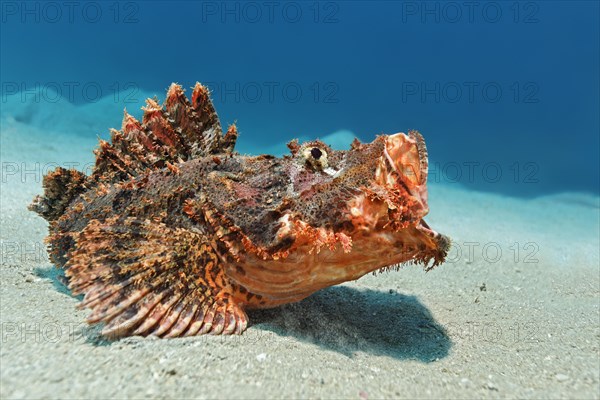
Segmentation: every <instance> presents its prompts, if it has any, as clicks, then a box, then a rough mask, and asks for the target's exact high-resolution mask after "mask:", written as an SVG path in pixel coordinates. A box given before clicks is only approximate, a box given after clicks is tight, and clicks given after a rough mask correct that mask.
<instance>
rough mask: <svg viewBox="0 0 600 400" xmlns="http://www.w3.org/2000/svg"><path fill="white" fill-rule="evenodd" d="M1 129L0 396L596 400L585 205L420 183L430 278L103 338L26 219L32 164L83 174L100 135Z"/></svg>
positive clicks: (588, 210) (33, 183)
mask: <svg viewBox="0 0 600 400" xmlns="http://www.w3.org/2000/svg"><path fill="white" fill-rule="evenodd" d="M1 122H2V126H1V157H2V167H3V170H2V190H1V192H2V193H1V218H2V220H1V241H2V243H1V244H2V260H1V268H0V279H1V285H0V328H1V332H0V333H1V347H0V364H1V368H0V398H3V399H5V398H6V399H8V398H11V399H12V398H88V397H89V398H108V397H118V398H125V397H128V398H142V397H152V398H183V397H185V398H190V397H194V398H196V397H199V398H262V397H266V398H299V397H302V398H307V397H310V398H340V397H341V398H358V399H366V398H371V399H374V398H516V397H519V398H600V395H599V390H600V387H599V385H600V384H599V374H600V368H599V364H600V361H599V360H600V359H599V343H600V328H599V318H600V315H599V285H600V282H599V273H600V267H599V259H598V258H599V255H598V253H599V251H598V250H599V240H600V238H599V210H600V209H599V199H598V197H593V196H588V195H582V194H575V193H571V194H560V195H555V196H548V197H541V198H537V199H534V200H522V199H515V198H508V197H501V196H497V195H490V194H485V193H475V192H467V191H464V190H462V189H460V187H458V186H456V187H454V186H443V185H437V186H435V185H434V186H431V187H430V205H431V210H432V212H431V214H430V216H429V218H427V221H428V223H429V224H430V225H431V226H432V227H434V228H435V229H437V230H439V231H440V232H443V233H446V234H448V235H449V236H451V237H452V239H453V240H454V242H455V247H454V250H453V251H452V253H451V255H450V257H451V258H452V261H451V262H448V263H446V264H444V265H442V266H440V267H438V268H437V269H435V270H434V271H432V272H430V273H427V274H426V273H424V272H423V271H422V270H421V269H419V268H416V267H406V268H404V269H403V270H402V271H399V272H393V273H385V274H381V275H378V276H373V275H368V276H366V277H364V278H362V279H360V280H359V281H357V282H352V283H347V284H344V285H341V286H338V287H334V288H330V289H327V290H324V291H322V292H319V293H317V294H316V295H314V296H312V297H311V298H308V299H307V300H305V301H303V302H300V303H297V304H292V305H288V306H284V307H281V308H278V309H274V310H269V311H263V312H251V313H250V319H251V321H252V326H251V327H250V328H249V329H248V331H247V332H246V333H245V334H244V335H243V336H241V337H197V338H186V339H174V340H158V339H151V338H128V339H124V340H120V341H116V342H107V341H104V340H102V339H101V338H100V337H99V336H98V328H96V327H88V326H87V325H85V324H84V323H83V321H84V318H85V316H86V315H87V313H88V311H86V310H83V311H80V310H76V309H75V306H76V304H77V303H78V300H77V299H76V298H73V297H71V296H70V295H68V292H67V291H66V289H65V288H64V287H63V286H62V285H61V284H60V283H59V281H58V280H57V275H58V271H57V270H56V269H54V268H53V266H52V265H51V264H50V263H49V262H48V259H47V256H46V255H45V250H44V246H43V244H42V240H43V238H44V236H45V235H46V232H47V226H46V223H45V221H44V220H43V219H42V218H40V217H38V216H37V215H35V214H34V213H32V212H29V211H27V209H26V206H27V204H28V203H29V202H30V200H31V199H32V197H33V196H34V195H35V194H37V193H40V192H41V174H42V173H44V172H47V171H46V170H47V169H48V168H46V166H50V167H51V166H52V165H50V164H49V163H59V164H64V163H66V162H75V163H78V164H77V166H78V167H80V168H81V167H85V166H89V164H86V163H91V162H92V161H93V156H92V149H93V148H94V147H95V145H96V139H95V137H94V136H89V135H88V136H87V138H86V139H78V138H77V137H76V136H73V135H70V136H67V135H64V134H63V135H60V134H58V133H54V132H48V131H43V130H41V129H38V128H36V127H34V126H32V125H34V124H27V125H25V124H23V123H21V122H17V121H15V120H13V119H11V118H7V117H3V118H2V120H1ZM63 132H64V131H63ZM67 133H68V132H67ZM36 163H37V164H36ZM31 170H33V171H34V172H28V171H31ZM470 242H474V243H477V245H475V244H473V245H470V244H469V243H470ZM514 243H517V245H516V246H517V247H518V248H519V251H518V253H517V251H516V247H515V245H514ZM469 246H473V248H474V252H473V256H472V257H471V256H470V255H469V251H468V250H469ZM484 246H485V249H486V251H487V252H486V253H482V249H483V248H484ZM457 249H460V250H461V252H460V253H459V252H458V251H457ZM498 249H500V250H501V251H502V255H501V256H499V257H497V258H498V260H494V259H495V258H496V250H498ZM532 252H535V254H534V255H533V256H532V255H531V253H532ZM528 255H529V257H528V258H526V256H528ZM527 261H532V262H527Z"/></svg>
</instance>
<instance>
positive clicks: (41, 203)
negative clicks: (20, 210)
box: [28, 167, 88, 222]
mask: <svg viewBox="0 0 600 400" xmlns="http://www.w3.org/2000/svg"><path fill="white" fill-rule="evenodd" d="M87 178H88V177H87V176H86V175H85V174H83V173H81V172H79V171H76V170H74V169H65V168H62V167H59V168H56V169H55V170H54V171H52V172H50V173H48V174H47V175H46V176H44V181H43V186H44V195H43V196H37V197H36V198H35V199H33V202H32V203H31V204H30V205H29V207H28V208H29V209H30V210H31V211H35V212H37V213H38V214H40V215H41V216H42V217H44V218H45V219H46V220H47V221H49V222H51V221H54V220H56V219H58V218H59V217H60V216H61V215H62V214H63V213H64V211H65V209H66V208H67V206H68V205H69V203H71V200H73V198H74V197H75V196H77V195H78V194H80V193H82V192H83V191H84V190H85V189H86V188H85V185H84V184H85V181H86V180H87Z"/></svg>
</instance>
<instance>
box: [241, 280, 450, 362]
mask: <svg viewBox="0 0 600 400" xmlns="http://www.w3.org/2000/svg"><path fill="white" fill-rule="evenodd" d="M248 314H249V317H250V321H252V325H253V326H254V327H256V328H259V329H262V330H267V331H270V332H273V333H275V334H277V335H280V336H293V337H295V338H297V339H300V340H302V341H306V342H311V343H315V344H317V345H318V346H321V347H322V348H325V349H328V350H334V351H337V352H340V353H343V354H345V355H347V356H349V357H351V356H352V354H353V353H355V352H357V351H363V352H368V353H371V354H375V355H385V356H389V357H394V358H397V359H412V360H419V361H422V362H431V361H435V360H436V359H440V358H443V357H446V356H447V355H448V352H449V350H450V347H451V346H452V342H451V340H450V338H449V337H448V334H447V332H446V330H445V329H444V328H443V327H442V326H441V325H440V324H438V323H437V322H436V321H435V320H434V318H433V316H432V315H431V313H430V312H429V310H428V309H427V308H426V307H425V306H424V305H423V304H422V303H421V302H420V301H419V300H418V299H417V298H416V297H414V296H407V295H403V294H400V293H395V292H394V293H389V292H380V291H376V290H370V289H367V290H358V289H354V288H350V287H346V286H336V287H331V288H328V289H326V290H322V291H320V292H317V293H315V294H314V295H312V296H311V297H309V298H307V299H305V300H303V301H301V302H299V303H295V304H288V305H285V306H281V307H279V308H274V309H270V310H257V311H250V312H249V313H248Z"/></svg>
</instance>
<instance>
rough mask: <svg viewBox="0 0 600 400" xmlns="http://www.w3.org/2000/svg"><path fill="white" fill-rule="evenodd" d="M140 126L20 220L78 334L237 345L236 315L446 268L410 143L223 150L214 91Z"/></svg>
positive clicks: (65, 174) (171, 101)
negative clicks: (402, 272) (278, 152)
mask: <svg viewBox="0 0 600 400" xmlns="http://www.w3.org/2000/svg"><path fill="white" fill-rule="evenodd" d="M143 110H144V114H143V119H142V121H141V122H140V121H138V120H136V119H135V118H134V117H133V116H131V115H129V114H127V112H125V116H124V119H123V125H122V128H121V130H119V131H117V130H114V129H113V130H111V141H110V142H107V141H103V140H100V144H99V147H98V149H97V150H96V151H95V154H96V163H95V166H94V169H93V171H92V173H91V175H89V176H88V175H86V174H84V173H82V172H79V171H77V170H74V169H65V168H61V167H59V168H57V169H55V170H54V171H52V172H50V173H48V174H47V175H46V176H45V177H44V179H43V187H44V194H43V195H41V196H37V197H36V198H35V199H34V201H33V203H32V204H31V205H30V207H29V208H30V209H31V210H33V211H36V212H37V213H39V214H40V215H41V216H43V217H44V218H45V219H46V220H47V221H48V222H49V235H48V237H47V238H46V242H47V243H48V251H49V254H50V257H51V260H52V262H53V263H54V264H55V265H56V266H58V267H60V268H62V269H64V273H65V277H66V279H67V280H68V287H69V289H70V290H71V291H72V293H73V295H83V298H82V301H81V303H80V307H82V308H89V309H91V313H90V315H89V316H88V319H87V320H88V322H89V323H104V327H103V330H102V334H103V335H105V336H107V337H110V338H116V337H123V336H131V335H142V336H146V335H156V336H160V337H178V336H192V335H201V334H207V333H210V334H233V333H235V334H240V333H242V332H243V331H244V330H245V329H246V328H247V325H248V317H247V314H246V311H245V310H247V309H256V308H269V307H275V306H278V305H281V304H286V303H290V302H296V301H299V300H301V299H304V298H306V297H307V296H310V295H311V294H312V293H314V292H315V291H317V290H320V289H322V288H326V287H329V286H332V285H336V284H339V283H341V282H345V281H350V280H355V279H358V278H360V277H361V276H363V275H365V274H367V273H369V272H376V271H378V270H389V269H391V268H396V269H397V268H398V267H399V265H400V264H402V263H415V264H423V266H424V268H425V269H426V270H429V269H431V268H433V267H434V266H436V265H438V264H440V263H442V262H443V261H444V259H445V257H446V255H447V252H448V249H449V246H450V240H449V239H448V237H446V236H444V235H442V234H439V233H437V232H436V231H434V230H433V229H431V228H430V227H429V226H428V225H427V224H426V223H425V221H424V220H423V217H424V216H425V215H426V214H427V213H428V211H429V208H428V205H427V186H426V180H427V166H428V161H427V150H426V147H425V142H424V140H423V137H422V136H421V135H420V134H419V133H418V132H417V131H410V132H408V134H404V133H397V134H393V135H380V136H377V137H376V139H375V140H374V141H373V142H371V143H361V142H359V141H358V140H354V142H353V143H352V144H351V146H350V149H349V150H346V151H335V150H332V149H331V148H330V147H329V146H327V145H326V144H325V143H323V142H322V141H319V140H314V141H309V142H306V143H299V142H298V141H297V140H293V141H291V142H290V143H289V144H288V147H289V149H290V154H288V155H286V156H283V157H281V158H277V157H274V156H271V155H259V156H247V155H242V154H238V153H237V152H235V151H234V147H235V143H236V139H237V136H238V132H237V128H236V126H235V125H231V126H229V128H228V129H227V131H226V132H225V133H223V130H222V128H221V124H220V122H219V118H218V117H217V113H216V112H215V109H214V107H213V104H212V102H211V100H210V95H209V91H208V89H207V88H206V87H205V86H202V85H201V84H199V83H197V84H196V85H195V87H194V88H193V91H192V96H191V101H190V100H189V99H188V98H187V97H186V96H185V94H184V90H183V89H182V87H181V86H180V85H177V84H172V85H171V86H170V88H169V90H168V93H167V96H166V100H165V102H164V104H163V105H162V106H161V105H159V104H158V102H157V100H156V99H154V100H153V99H148V100H147V101H146V106H145V107H143Z"/></svg>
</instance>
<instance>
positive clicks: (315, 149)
mask: <svg viewBox="0 0 600 400" xmlns="http://www.w3.org/2000/svg"><path fill="white" fill-rule="evenodd" d="M310 155H311V156H313V158H314V159H315V160H318V159H319V158H321V156H322V155H323V152H322V151H321V149H319V148H318V147H313V148H312V149H311V150H310Z"/></svg>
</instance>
